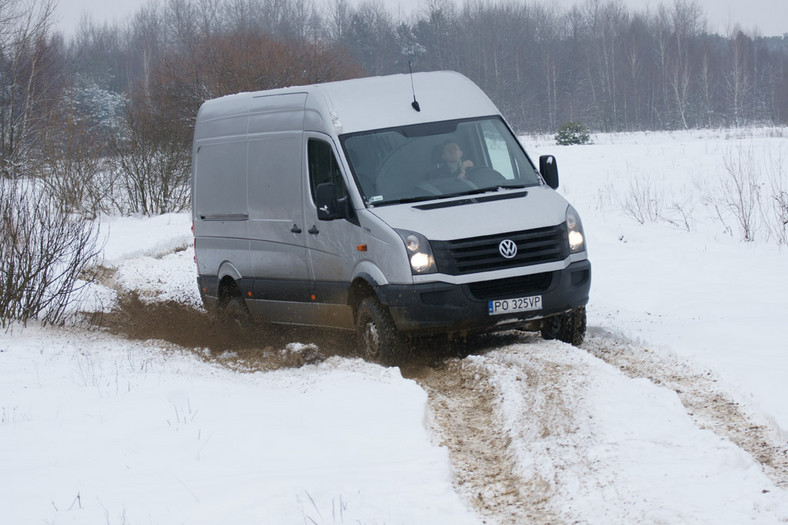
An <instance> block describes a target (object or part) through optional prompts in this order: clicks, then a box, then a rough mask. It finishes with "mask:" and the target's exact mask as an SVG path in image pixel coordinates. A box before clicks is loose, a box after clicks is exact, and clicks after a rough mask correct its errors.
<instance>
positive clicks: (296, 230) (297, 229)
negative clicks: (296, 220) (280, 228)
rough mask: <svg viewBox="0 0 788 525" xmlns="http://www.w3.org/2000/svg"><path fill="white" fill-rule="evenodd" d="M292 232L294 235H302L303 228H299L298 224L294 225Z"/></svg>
mask: <svg viewBox="0 0 788 525" xmlns="http://www.w3.org/2000/svg"><path fill="white" fill-rule="evenodd" d="M290 231H291V232H293V233H301V228H299V227H298V224H293V227H292V228H290Z"/></svg>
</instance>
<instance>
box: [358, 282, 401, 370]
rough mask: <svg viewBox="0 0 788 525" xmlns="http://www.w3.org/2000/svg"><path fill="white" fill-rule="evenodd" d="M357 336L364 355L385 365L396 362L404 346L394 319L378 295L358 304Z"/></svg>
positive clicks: (360, 349)
mask: <svg viewBox="0 0 788 525" xmlns="http://www.w3.org/2000/svg"><path fill="white" fill-rule="evenodd" d="M356 337H357V339H358V348H359V351H360V352H361V355H362V356H364V357H365V358H367V359H369V360H371V361H375V362H378V363H381V364H385V365H390V364H395V363H396V361H397V359H398V358H399V357H400V356H401V352H402V349H403V347H404V341H403V337H402V335H401V334H400V333H399V330H397V326H396V325H395V324H394V319H392V318H391V314H390V313H389V311H388V309H387V308H386V307H385V306H383V305H382V304H380V301H379V300H378V299H377V297H367V298H366V299H364V300H363V301H361V303H360V304H359V305H358V309H357V310H356Z"/></svg>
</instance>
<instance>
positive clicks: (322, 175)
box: [307, 139, 345, 200]
mask: <svg viewBox="0 0 788 525" xmlns="http://www.w3.org/2000/svg"><path fill="white" fill-rule="evenodd" d="M307 158H308V162H309V189H310V191H311V192H312V200H314V199H315V190H316V189H317V186H318V185H319V184H323V183H326V182H333V183H334V188H335V191H336V196H337V198H338V199H341V198H342V197H344V196H345V183H344V182H343V180H342V172H341V171H340V170H339V163H338V162H337V159H336V157H335V156H334V151H333V150H332V148H331V145H330V144H329V143H328V142H325V141H322V140H318V139H309V142H308V143H307Z"/></svg>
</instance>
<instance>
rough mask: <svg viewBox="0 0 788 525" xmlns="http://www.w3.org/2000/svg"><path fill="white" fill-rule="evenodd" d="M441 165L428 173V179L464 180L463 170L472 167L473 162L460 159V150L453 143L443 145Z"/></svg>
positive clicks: (458, 146) (457, 145)
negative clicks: (452, 178)
mask: <svg viewBox="0 0 788 525" xmlns="http://www.w3.org/2000/svg"><path fill="white" fill-rule="evenodd" d="M441 160H442V162H441V164H440V166H439V167H437V168H435V169H434V170H432V171H430V173H429V175H428V177H427V178H428V179H442V178H451V177H454V178H458V179H465V178H466V175H465V170H466V169H467V168H472V167H473V161H471V160H463V159H462V149H461V148H460V145H459V144H457V143H456V142H454V141H451V140H450V141H448V142H445V143H444V144H443V147H442V149H441Z"/></svg>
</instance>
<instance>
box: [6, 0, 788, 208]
mask: <svg viewBox="0 0 788 525" xmlns="http://www.w3.org/2000/svg"><path fill="white" fill-rule="evenodd" d="M53 2H54V0H0V173H2V174H4V175H5V176H8V175H9V174H10V173H12V172H13V171H14V170H16V169H18V167H19V166H28V167H29V166H30V162H32V161H37V163H38V165H43V166H44V167H45V171H46V172H47V174H49V175H51V174H53V173H54V174H58V173H62V174H64V175H65V174H66V173H73V172H74V171H75V170H76V171H79V172H85V173H86V174H85V176H86V177H88V176H89V175H88V174H87V172H90V171H100V170H99V168H100V166H98V165H97V164H100V163H101V162H102V161H100V160H99V159H102V158H104V159H106V158H108V157H109V158H112V159H114V160H116V161H117V165H118V166H119V168H118V169H119V170H120V171H121V172H122V173H125V174H126V176H125V178H124V181H125V182H124V185H125V187H126V189H127V190H128V192H127V193H129V194H130V195H132V196H133V199H132V200H133V201H134V202H133V203H132V204H133V207H136V208H137V209H139V210H142V211H144V212H151V213H155V212H158V211H160V210H161V209H167V208H169V207H172V205H173V202H176V201H177V202H180V200H182V197H183V196H182V195H179V194H177V193H178V192H177V190H176V189H175V188H176V187H177V186H178V184H179V183H180V181H178V180H175V181H171V182H168V183H167V184H165V186H166V188H165V189H164V190H162V191H164V193H165V195H164V196H163V197H162V196H160V195H155V196H154V195H149V194H146V191H147V188H148V187H149V185H150V180H149V179H150V178H151V177H153V178H161V174H163V173H165V174H166V173H170V172H172V171H173V170H174V171H183V169H184V166H188V163H189V157H188V153H187V152H186V151H185V148H187V147H188V143H189V141H190V136H191V127H192V123H193V121H194V118H195V116H196V112H197V109H198V108H199V105H200V104H201V103H202V101H204V100H206V99H209V98H213V97H217V96H221V95H225V94H228V93H234V92H239V91H250V90H259V89H269V88H276V87H281V86H287V85H295V84H304V83H314V82H322V81H330V80H338V79H345V78H352V77H358V76H364V75H382V74H390V73H404V72H407V71H408V70H409V67H412V69H413V70H414V71H429V70H436V69H453V70H457V71H459V72H461V73H464V74H465V75H467V76H468V77H470V78H471V79H472V80H474V81H475V82H476V83H478V84H479V85H480V86H481V87H482V88H483V89H484V90H485V91H486V92H487V93H488V94H489V95H490V97H491V98H492V99H493V101H494V102H495V103H496V104H497V105H498V106H499V107H500V108H501V110H502V111H503V113H504V114H505V115H506V116H507V118H508V119H509V120H510V122H511V123H512V124H513V125H514V126H515V128H516V129H517V130H518V131H520V132H554V131H555V130H556V129H557V128H558V127H559V126H560V125H561V124H563V123H566V122H570V121H572V122H574V121H580V122H583V123H584V124H585V125H587V126H588V127H590V128H591V129H593V130H599V131H620V130H643V129H679V128H695V127H710V126H715V127H716V126H742V125H747V124H752V123H773V124H785V123H786V122H788V37H783V38H777V37H771V38H766V37H762V36H759V35H757V34H747V33H745V32H744V31H741V30H739V29H733V30H731V31H730V32H729V34H726V35H719V34H715V33H710V32H709V31H707V29H706V22H705V15H704V12H703V10H702V9H701V8H700V6H699V4H697V3H696V2H695V1H694V0H674V1H673V3H669V4H665V3H663V4H659V5H658V6H657V7H656V8H655V9H653V10H645V11H644V10H641V11H635V10H632V9H629V8H627V7H625V6H624V4H623V3H622V2H621V0H579V1H578V2H577V3H576V4H574V5H573V6H571V7H569V8H565V9H564V8H559V7H556V6H551V5H547V4H545V3H541V2H539V3H537V2H531V1H528V0H519V1H515V0H500V1H489V2H488V1H482V0H465V1H464V3H462V4H456V3H454V2H453V1H451V0H428V1H427V2H426V3H425V4H424V5H423V6H422V7H421V8H420V9H418V10H417V11H415V12H413V13H408V14H404V15H403V14H398V15H394V14H393V13H392V12H391V11H390V10H389V9H387V8H386V7H385V5H384V4H383V3H382V2H381V1H379V0H378V1H376V0H364V1H362V2H361V3H359V4H358V5H356V6H352V5H350V4H349V3H348V0H328V1H327V2H325V3H319V4H318V3H316V2H315V0H161V1H160V2H152V3H150V4H147V5H146V6H144V7H142V8H140V9H139V10H138V11H137V12H136V13H135V14H134V15H133V16H132V17H131V18H129V19H128V20H124V21H121V22H118V23H114V24H98V23H96V22H94V21H92V20H90V19H89V18H87V19H83V21H82V23H81V24H80V26H79V28H78V29H77V30H76V31H75V33H74V34H73V35H72V36H70V37H69V38H68V39H66V38H65V37H64V36H63V35H62V34H59V33H57V32H56V31H54V30H53V29H52V28H53V21H54V3H53ZM139 151H148V152H151V151H152V152H155V154H154V155H152V156H148V158H136V157H135V153H137V152H139ZM176 153H177V155H176ZM115 179H117V178H115ZM56 184H60V185H63V184H66V182H63V181H58V182H56ZM116 190H117V188H104V189H102V190H101V191H99V193H100V194H99V195H93V196H90V198H91V199H92V200H93V201H98V200H100V199H105V198H106V195H104V194H106V193H112V192H113V191H115V192H116ZM87 191H94V190H93V189H82V190H79V191H77V193H78V195H76V196H75V197H74V199H77V200H78V199H84V198H86V196H85V195H83V194H84V193H85V192H87ZM148 193H149V192H148ZM126 200H128V199H126Z"/></svg>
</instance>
